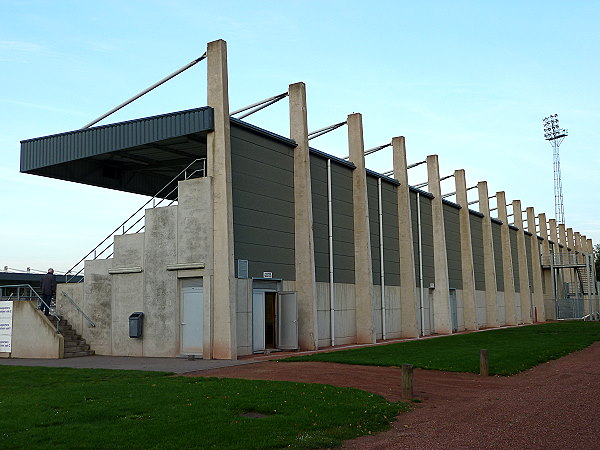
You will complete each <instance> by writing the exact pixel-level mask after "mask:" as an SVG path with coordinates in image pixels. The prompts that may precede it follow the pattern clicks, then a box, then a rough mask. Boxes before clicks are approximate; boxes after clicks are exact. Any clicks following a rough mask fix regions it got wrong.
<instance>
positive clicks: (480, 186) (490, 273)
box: [477, 181, 499, 327]
mask: <svg viewBox="0 0 600 450" xmlns="http://www.w3.org/2000/svg"><path fill="white" fill-rule="evenodd" d="M477 193H478V195H479V212H480V213H481V214H483V220H482V230H483V265H484V274H485V317H486V325H487V326H488V327H497V326H498V325H499V323H498V297H497V290H498V289H497V286H496V262H495V260H494V239H493V237H492V218H491V216H490V199H489V194H488V187H487V182H485V181H480V182H479V183H477Z"/></svg>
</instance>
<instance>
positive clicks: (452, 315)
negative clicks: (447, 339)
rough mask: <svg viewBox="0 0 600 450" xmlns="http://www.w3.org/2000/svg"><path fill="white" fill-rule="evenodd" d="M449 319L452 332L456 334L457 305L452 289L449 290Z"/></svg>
mask: <svg viewBox="0 0 600 450" xmlns="http://www.w3.org/2000/svg"><path fill="white" fill-rule="evenodd" d="M450 319H451V320H452V332H453V333H456V332H457V331H458V305H457V304H456V290H454V289H450Z"/></svg>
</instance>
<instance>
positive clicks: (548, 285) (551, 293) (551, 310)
mask: <svg viewBox="0 0 600 450" xmlns="http://www.w3.org/2000/svg"><path fill="white" fill-rule="evenodd" d="M538 224H539V226H540V237H541V238H542V239H543V240H542V246H541V247H542V255H541V256H542V258H541V259H542V264H544V265H546V266H551V265H553V258H554V255H553V254H552V253H550V234H549V229H548V221H547V220H546V214H545V213H540V214H539V215H538ZM542 277H543V279H544V286H545V287H544V306H545V312H546V319H547V320H548V319H554V318H556V306H555V294H556V291H555V287H554V273H553V271H552V269H548V270H544V271H543V272H542Z"/></svg>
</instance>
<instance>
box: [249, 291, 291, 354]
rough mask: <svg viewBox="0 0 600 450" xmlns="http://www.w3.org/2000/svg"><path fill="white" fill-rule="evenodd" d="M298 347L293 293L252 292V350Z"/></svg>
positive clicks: (255, 351)
mask: <svg viewBox="0 0 600 450" xmlns="http://www.w3.org/2000/svg"><path fill="white" fill-rule="evenodd" d="M297 348H298V307H297V301H296V293H295V292H277V291H276V290H274V289H253V290H252V351H253V352H254V353H262V352H266V351H272V350H280V349H286V350H293V349H297Z"/></svg>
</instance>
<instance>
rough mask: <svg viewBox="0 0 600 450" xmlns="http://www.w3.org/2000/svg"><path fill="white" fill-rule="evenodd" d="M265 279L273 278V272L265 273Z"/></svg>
mask: <svg viewBox="0 0 600 450" xmlns="http://www.w3.org/2000/svg"><path fill="white" fill-rule="evenodd" d="M263 278H273V272H263Z"/></svg>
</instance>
